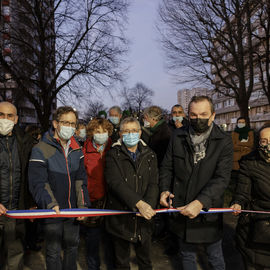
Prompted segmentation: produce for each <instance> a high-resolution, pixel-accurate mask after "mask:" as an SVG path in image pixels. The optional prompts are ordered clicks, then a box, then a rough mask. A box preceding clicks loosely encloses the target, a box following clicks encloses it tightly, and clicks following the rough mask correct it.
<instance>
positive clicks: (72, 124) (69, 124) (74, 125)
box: [57, 121, 77, 128]
mask: <svg viewBox="0 0 270 270" xmlns="http://www.w3.org/2000/svg"><path fill="white" fill-rule="evenodd" d="M57 122H58V123H60V124H61V125H62V126H65V127H73V128H75V127H76V125H77V123H75V122H69V121H57Z"/></svg>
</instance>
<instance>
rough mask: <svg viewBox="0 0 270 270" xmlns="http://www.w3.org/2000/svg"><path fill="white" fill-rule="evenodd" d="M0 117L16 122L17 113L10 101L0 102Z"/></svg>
mask: <svg viewBox="0 0 270 270" xmlns="http://www.w3.org/2000/svg"><path fill="white" fill-rule="evenodd" d="M0 119H8V120H11V121H13V122H14V124H17V122H18V115H17V109H16V107H15V106H14V105H13V104H11V103H10V102H7V101H3V102H0Z"/></svg>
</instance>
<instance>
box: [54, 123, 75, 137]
mask: <svg viewBox="0 0 270 270" xmlns="http://www.w3.org/2000/svg"><path fill="white" fill-rule="evenodd" d="M74 133H75V128H73V127H66V126H61V127H60V131H59V133H58V135H59V137H60V138H62V139H63V140H66V141H68V140H69V139H70V138H71V137H72V136H73V135H74Z"/></svg>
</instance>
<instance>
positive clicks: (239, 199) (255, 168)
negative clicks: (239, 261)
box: [231, 122, 270, 270]
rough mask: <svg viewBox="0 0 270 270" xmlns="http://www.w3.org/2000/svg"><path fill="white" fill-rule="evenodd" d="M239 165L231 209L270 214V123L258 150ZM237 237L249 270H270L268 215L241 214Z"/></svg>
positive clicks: (242, 159)
mask: <svg viewBox="0 0 270 270" xmlns="http://www.w3.org/2000/svg"><path fill="white" fill-rule="evenodd" d="M239 163H240V169H239V174H238V181H237V186H236V190H235V194H234V196H233V200H232V205H231V208H232V209H234V210H236V211H240V210H241V209H250V210H255V211H267V212H270V177H269V175H270V122H267V123H265V124H264V125H263V126H262V127H261V129H260V130H259V145H258V146H257V147H256V149H255V150H254V151H252V152H251V153H249V154H247V155H245V156H243V157H242V158H241V160H240V162H239ZM239 213H240V212H236V213H235V215H239ZM235 236H236V246H237V248H238V249H239V251H240V253H241V255H242V256H243V261H244V263H245V269H246V270H263V269H269V268H270V227H269V215H265V214H257V215H256V214H248V215H247V214H246V213H241V214H240V216H239V219H238V224H237V227H236V234H235Z"/></svg>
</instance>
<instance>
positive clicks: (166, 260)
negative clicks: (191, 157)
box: [24, 213, 244, 270]
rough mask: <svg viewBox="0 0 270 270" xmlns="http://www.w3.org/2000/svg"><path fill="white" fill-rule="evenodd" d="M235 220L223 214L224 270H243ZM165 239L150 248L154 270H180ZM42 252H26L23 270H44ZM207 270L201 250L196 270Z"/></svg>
mask: <svg viewBox="0 0 270 270" xmlns="http://www.w3.org/2000/svg"><path fill="white" fill-rule="evenodd" d="M236 222H237V218H236V217H234V216H232V214H231V213H226V214H224V238H223V250H224V257H225V261H226V269H228V270H234V269H237V270H243V269H244V268H243V265H242V260H241V256H240V254H239V253H238V251H237V250H236V249H235V247H234V241H233V239H234V233H235V230H234V229H235V226H236ZM166 241H167V238H166V237H165V238H163V239H160V240H158V241H154V242H153V246H152V261H153V269H154V270H163V269H166V270H181V266H180V258H179V257H178V256H168V255H166V254H165V252H164V251H165V246H166ZM42 247H43V248H42V250H41V251H39V252H28V253H27V254H26V258H25V267H24V270H29V269H31V270H45V269H46V268H45V258H44V243H42ZM105 269H106V267H105V265H104V263H102V266H101V270H105ZM131 269H132V270H137V269H138V268H137V266H136V264H135V260H134V257H133V259H132V263H131ZM205 269H208V267H207V262H206V257H205V255H204V252H203V250H200V251H199V254H198V270H205ZM78 270H87V266H86V260H85V247H84V237H83V236H82V237H81V242H80V247H79V256H78Z"/></svg>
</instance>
